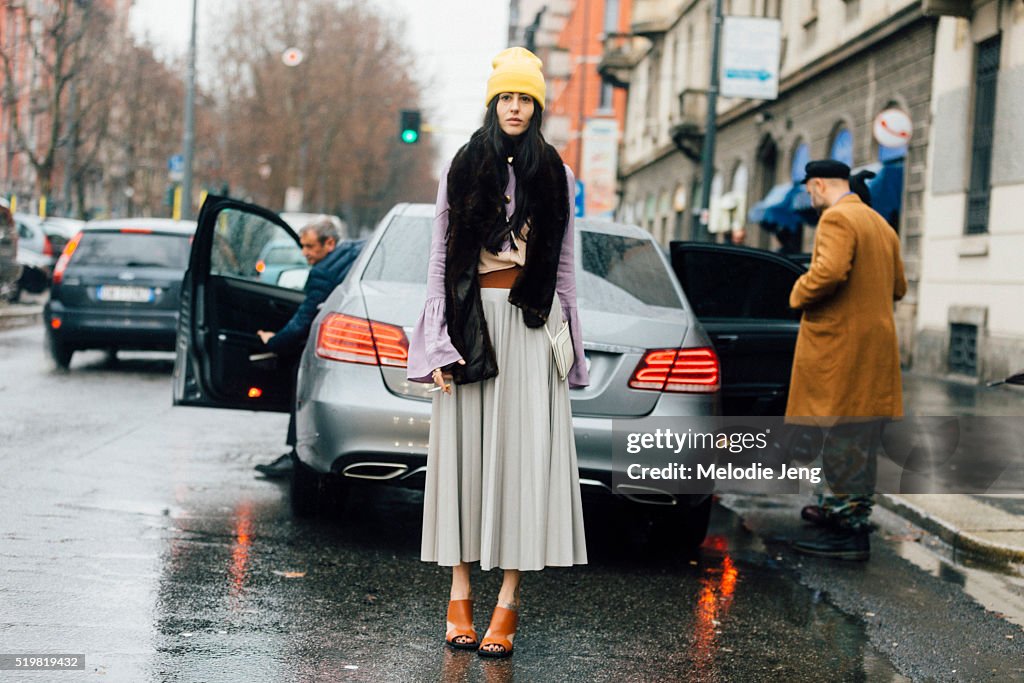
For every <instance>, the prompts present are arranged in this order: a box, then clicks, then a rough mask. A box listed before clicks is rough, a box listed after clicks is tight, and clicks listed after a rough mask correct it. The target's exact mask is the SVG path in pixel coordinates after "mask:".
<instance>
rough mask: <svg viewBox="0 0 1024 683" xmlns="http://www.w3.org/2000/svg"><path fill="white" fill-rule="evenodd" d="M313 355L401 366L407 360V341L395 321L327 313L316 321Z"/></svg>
mask: <svg viewBox="0 0 1024 683" xmlns="http://www.w3.org/2000/svg"><path fill="white" fill-rule="evenodd" d="M316 355H318V356H320V357H321V358H328V359H330V360H340V361H344V362H346V363H366V364H368V365H387V366H391V367H396V368H404V367H406V366H407V365H408V362H409V341H408V340H407V339H406V338H405V332H404V331H403V330H402V328H401V327H398V326H397V325H388V324H387V323H381V322H377V321H376V320H366V319H364V318H356V317H355V316H351V315H345V314H343V313H331V314H330V315H328V316H326V317H325V318H324V319H323V320H322V321H321V322H320V329H319V330H318V331H317V335H316Z"/></svg>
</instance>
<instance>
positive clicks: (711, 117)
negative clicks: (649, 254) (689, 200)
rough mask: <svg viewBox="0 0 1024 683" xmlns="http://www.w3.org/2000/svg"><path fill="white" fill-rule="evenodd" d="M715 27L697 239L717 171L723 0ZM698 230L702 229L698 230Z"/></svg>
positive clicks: (703, 232)
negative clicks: (716, 139)
mask: <svg viewBox="0 0 1024 683" xmlns="http://www.w3.org/2000/svg"><path fill="white" fill-rule="evenodd" d="M714 2H715V14H714V28H713V38H712V41H711V74H710V76H711V78H710V80H709V82H708V113H707V123H706V124H705V125H704V147H703V149H702V150H701V162H702V165H701V188H700V213H699V214H698V215H697V220H696V222H695V225H694V235H693V238H694V239H695V240H698V241H700V240H706V239H707V238H708V236H709V234H710V233H708V226H709V223H710V221H711V215H710V205H711V181H712V179H713V178H714V175H715V135H716V133H717V132H718V118H717V117H718V53H719V49H720V45H719V43H720V41H721V37H722V0H714ZM698 231H699V232H698Z"/></svg>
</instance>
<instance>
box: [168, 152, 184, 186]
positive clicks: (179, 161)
mask: <svg viewBox="0 0 1024 683" xmlns="http://www.w3.org/2000/svg"><path fill="white" fill-rule="evenodd" d="M167 175H168V176H170V178H171V180H181V179H182V178H184V177H185V155H184V154H175V155H174V156H172V157H168V159H167Z"/></svg>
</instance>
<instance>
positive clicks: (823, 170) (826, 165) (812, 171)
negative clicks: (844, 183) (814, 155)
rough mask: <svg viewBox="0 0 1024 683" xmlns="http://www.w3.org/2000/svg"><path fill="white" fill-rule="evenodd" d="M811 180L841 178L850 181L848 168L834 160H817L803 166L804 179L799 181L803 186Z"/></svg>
mask: <svg viewBox="0 0 1024 683" xmlns="http://www.w3.org/2000/svg"><path fill="white" fill-rule="evenodd" d="M811 178H841V179H843V180H849V179H850V167H849V166H847V165H846V164H844V163H843V162H841V161H836V160H835V159H818V160H817V161H811V162H808V164H807V165H806V166H804V179H803V180H801V181H800V184H801V185H803V184H804V183H806V182H807V181H808V180H810V179H811Z"/></svg>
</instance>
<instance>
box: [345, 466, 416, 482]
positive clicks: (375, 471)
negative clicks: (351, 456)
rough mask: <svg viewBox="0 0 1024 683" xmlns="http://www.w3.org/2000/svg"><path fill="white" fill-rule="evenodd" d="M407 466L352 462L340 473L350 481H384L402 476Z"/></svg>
mask: <svg viewBox="0 0 1024 683" xmlns="http://www.w3.org/2000/svg"><path fill="white" fill-rule="evenodd" d="M408 469H409V466H408V465H404V464H402V463H394V462H354V463H352V464H351V465H348V466H347V467H345V469H343V470H342V471H341V474H342V476H344V477H350V478H352V479H371V480H373V481H384V480H387V479H394V478H395V477H400V476H402V475H403V474H404V473H405V471H406V470H408Z"/></svg>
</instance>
